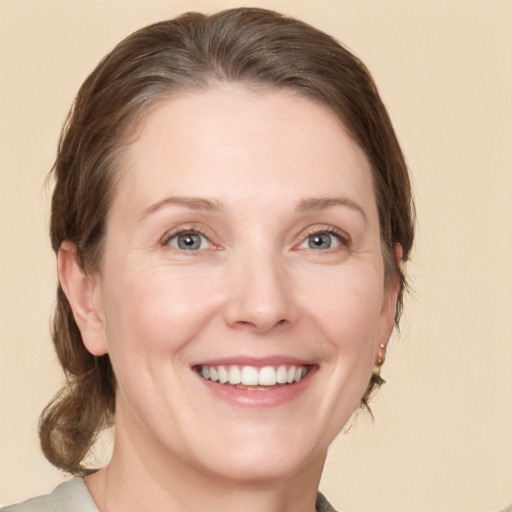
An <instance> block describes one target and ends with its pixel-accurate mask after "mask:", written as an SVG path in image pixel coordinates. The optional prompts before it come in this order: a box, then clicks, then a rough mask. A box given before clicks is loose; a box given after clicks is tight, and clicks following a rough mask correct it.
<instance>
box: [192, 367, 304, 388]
mask: <svg viewBox="0 0 512 512" xmlns="http://www.w3.org/2000/svg"><path fill="white" fill-rule="evenodd" d="M308 371H309V367H308V366H296V365H280V366H263V367H256V366H238V365H223V366H206V365H202V366H198V367H197V372H198V373H199V375H200V376H201V377H203V379H206V380H210V381H212V382H218V383H220V384H229V385H232V386H236V387H238V388H240V389H254V390H261V389H270V388H271V387H274V386H276V385H285V384H295V383H297V382H300V381H301V380H302V379H303V378H304V377H305V376H306V375H307V374H308Z"/></svg>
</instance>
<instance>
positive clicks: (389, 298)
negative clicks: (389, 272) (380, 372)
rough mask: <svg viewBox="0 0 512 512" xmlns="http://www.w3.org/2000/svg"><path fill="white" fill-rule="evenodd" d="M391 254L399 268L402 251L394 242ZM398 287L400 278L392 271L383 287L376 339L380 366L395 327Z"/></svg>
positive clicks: (377, 358)
mask: <svg viewBox="0 0 512 512" xmlns="http://www.w3.org/2000/svg"><path fill="white" fill-rule="evenodd" d="M393 256H394V261H395V265H396V268H401V266H402V256H403V251H402V246H401V245H400V244H395V251H394V255H393ZM399 289H400V278H399V276H398V275H397V273H394V274H393V276H391V279H390V280H389V282H387V283H386V285H385V288H384V301H383V304H382V310H381V331H380V335H379V340H378V342H379V348H378V352H377V356H376V364H377V366H380V365H382V364H383V363H384V359H385V358H386V348H387V345H388V342H389V338H390V337H391V334H392V332H393V328H394V327H395V309H396V300H397V297H398V291H399Z"/></svg>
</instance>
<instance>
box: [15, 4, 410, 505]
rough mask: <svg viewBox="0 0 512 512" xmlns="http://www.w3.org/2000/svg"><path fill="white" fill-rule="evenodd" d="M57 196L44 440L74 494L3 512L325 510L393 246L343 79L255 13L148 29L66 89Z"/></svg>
mask: <svg viewBox="0 0 512 512" xmlns="http://www.w3.org/2000/svg"><path fill="white" fill-rule="evenodd" d="M53 178H54V179H55V190H54V195H53V202H52V220H51V238H52V244H53V247H54V249H55V251H56V253H57V258H58V272H59V281H60V284H59V288H58V304H57V310H56V313H55V320H54V342H55V347H56V350H57V353H58V355H59V358H60V361H61V364H62V366H63V368H64V370H65V372H66V375H67V377H68V383H67V386H66V388H65V389H64V390H62V391H61V393H60V394H59V395H57V397H56V398H55V399H54V400H53V402H52V403H50V405H49V406H48V407H47V408H46V410H45V411H44V412H43V415H42V417H41V425H40V436H41V445H42V448H43V451H44V453H45V455H46V457H47V458H48V460H50V462H52V463H53V464H54V465H55V466H57V467H59V468H61V469H63V470H65V471H67V472H69V473H71V474H74V475H78V476H77V478H74V479H72V480H70V481H69V482H67V483H64V484H62V485H61V486H59V487H58V488H57V489H56V490H55V491H54V492H53V493H52V494H51V495H48V496H45V497H39V498H34V499H32V500H29V501H28V502H25V503H24V504H19V505H14V506H13V507H12V508H10V507H8V508H7V509H6V510H8V511H9V512H12V511H23V510H38V511H39V510H61V509H66V510H71V511H74V510H84V511H86V510H87V511H97V510H99V511H101V512H108V511H110V510H126V511H130V510H138V511H140V510H151V511H154V510H176V511H178V510H179V511H182V510H206V509H208V510H213V511H216V510H219V511H220V510H222V511H230V510H235V509H236V510H240V509H242V510H247V511H250V510H265V511H269V512H271V511H274V510H276V511H277V510H279V511H283V510H290V511H292V510H293V511H295V512H302V511H303V512H312V511H313V510H315V509H316V510H318V511H329V510H333V509H332V508H331V506H330V505H329V504H328V503H327V501H326V500H325V498H323V497H322V496H321V495H319V494H317V490H318V483H319V480H320V476H321V473H322V468H323V464H324V461H325V457H326V454H327V449H328V446H329V444H330V442H331V441H332V440H333V439H334V437H335V436H336V435H337V433H338V432H339V431H340V430H341V428H342V427H343V425H345V424H346V422H347V421H348V420H349V418H350V416H351V415H352V413H353V412H354V410H356V409H357V408H358V407H359V406H360V405H361V404H363V405H367V400H368V398H369V396H370V394H371V392H372V391H373V390H374V388H375V387H376V386H377V385H379V384H380V383H381V378H380V376H379V371H378V369H379V367H380V366H381V365H382V364H383V362H384V359H385V354H386V346H387V343H388V340H389V337H390V335H391V332H392V330H393V327H394V325H395V324H397V323H398V320H399V317H400V312H401V305H402V294H403V291H404V287H405V276H404V274H403V272H402V264H403V262H405V261H407V259H408V256H409V253H410V249H411V245H412V241H413V207H412V198H411V190H410V184H409V178H408V174H407V169H406V166H405V162H404V159H403V156H402V153H401V150H400V147H399V144H398V142H397V140H396V136H395V134H394V132H393V128H392V126H391V123H390V120H389V118H388V115H387V113H386V110H385V108H384V106H383V105H382V102H381V100H380V98H379V96H378V93H377V90H376V88H375V85H374V83H373V81H372V79H371V77H370V75H369V73H368V72H367V70H366V69H365V67H364V66H363V64H362V63H361V62H360V61H359V60H358V59H357V58H355V57H354V56H353V55H352V54H350V53H349V52H348V51H347V50H346V49H344V48H343V47H341V46H340V45H339V44H338V43H336V42H335V41H334V40H333V39H332V38H330V37H329V36H327V35H325V34H323V33H322V32H319V31H318V30H316V29H314V28H312V27H310V26H308V25H306V24H304V23H301V22H299V21H296V20H293V19H289V18H286V17H283V16H281V15H279V14H277V13H274V12H271V11H266V10H261V9H233V10H229V11H224V12H221V13H219V14H216V15H213V16H204V15H201V14H196V13H192V14H186V15H184V16H181V17H179V18H177V19H175V20H171V21H166V22H162V23H158V24H155V25H152V26H150V27H146V28H144V29H142V30H140V31H138V32H136V33H134V34H132V35H131V36H129V37H128V38H127V39H126V40H124V41H123V42H121V43H120V44H119V45H118V46H117V47H116V48H115V49H114V50H113V51H112V52H111V53H110V54H109V55H108V56H107V57H105V59H104V60H103V61H102V62H101V63H100V64H99V65H98V67H97V68H96V70H95V71H94V72H93V73H92V74H91V75H90V76H89V77H88V78H87V80H86V81H85V83H84V84H83V86H82V87H81V89H80V91H79V93H78V96H77V98H76V101H75V104H74V106H73V109H72V111H71V113H70V116H69V118H68V121H67V123H66V126H65V128H64V130H63V135H62V137H61V141H60V145H59V153H58V157H57V160H56V163H55V166H54V169H53ZM114 423H115V441H114V449H113V455H112V459H111V461H110V463H109V464H108V465H107V466H106V467H105V468H102V469H99V470H96V468H90V467H88V465H87V464H86V462H85V459H86V456H87V453H88V452H89V451H90V449H91V447H92V445H93V444H94V441H95V439H96V437H97V435H98V434H99V432H101V430H102V429H104V428H105V427H108V426H110V425H113V424H114Z"/></svg>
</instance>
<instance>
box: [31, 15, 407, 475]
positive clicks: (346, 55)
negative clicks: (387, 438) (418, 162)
mask: <svg viewBox="0 0 512 512" xmlns="http://www.w3.org/2000/svg"><path fill="white" fill-rule="evenodd" d="M223 82H224V83H225V82H230V83H242V84H246V85H248V86H250V87H258V86H263V87H275V88H289V89H292V90H294V91H296V92H298V93H299V94H303V95H304V96H307V97H309V98H313V99H315V100H317V101H319V102H321V103H322V104H324V105H327V106H328V107H329V108H331V109H332V110H333V111H334V112H335V113H336V114H337V115H338V116H339V118H340V119H341V121H342V122H343V124H344V126H345V127H346V129H347V130H348V131H349V133H350V134H351V136H352V137H353V138H354V140H355V141H356V142H357V143H358V144H359V145H360V146H361V148H362V149H363V150H364V152H365V153H366V155H367V157H368V159H369V161H370V163H371V167H372V172H373V182H374V188H375V195H376V201H377V206H378V211H379V220H380V229H381V239H382V247H383V256H384V262H385V268H386V277H387V278H389V277H390V276H393V275H397V276H398V277H399V279H400V290H399V296H398V301H397V308H396V316H395V323H396V324H397V325H398V320H399V318H400V313H401V310H402V295H403V291H404V288H405V286H406V280H405V276H404V274H403V272H402V270H401V268H400V266H399V265H398V264H397V263H396V262H395V260H394V257H393V254H394V252H393V251H394V247H395V244H401V246H402V249H403V261H407V259H408V256H409V253H410V250H411V246H412V242H413V237H414V219H413V217H414V215H413V203H412V197H411V187H410V183H409V176H408V173H407V168H406V164H405V161H404V157H403V155H402V151H401V149H400V146H399V144H398V141H397V138H396V136H395V133H394V131H393V127H392V125H391V122H390V119H389V117H388V114H387V112H386V109H385V107H384V105H383V104H382V101H381V99H380V97H379V95H378V92H377V89H376V87H375V84H374V82H373V80H372V78H371V76H370V74H369V72H368V71H367V69H366V68H365V66H364V65H363V64H362V63H361V61H360V60H359V59H357V58H356V57H355V56H354V55H352V54H351V53H350V52H349V51H348V50H347V49H346V48H344V47H343V46H341V45H340V44H339V43H338V42H336V41H335V40H334V39H333V38H331V37H330V36H328V35H326V34H324V33H323V32H321V31H319V30H317V29H315V28H313V27H311V26H309V25H307V24H305V23H302V22H300V21H297V20H295V19H292V18H288V17H285V16H283V15H280V14H278V13H275V12H272V11H268V10H264V9H255V8H240V9H231V10H227V11H223V12H220V13H218V14H215V15H212V16H206V15H203V14H199V13H188V14H184V15H182V16H180V17H178V18H176V19H173V20H169V21H163V22H160V23H156V24H154V25H150V26H148V27H146V28H143V29H141V30H139V31H137V32H135V33H133V34H132V35H130V36H129V37H127V38H126V39H125V40H123V41H122V42H121V43H120V44H119V45H118V46H117V47H116V48H115V49H114V50H113V51H112V52H111V53H110V54H109V55H107V56H106V57H105V58H104V59H103V60H102V61H101V62H100V64H99V65H98V66H97V68H96V69H95V70H94V71H93V72H92V74H91V75H90V76H89V77H88V78H87V79H86V80H85V82H84V84H83V85H82V87H81V88H80V90H79V92H78V95H77V97H76V99H75V102H74V104H73V107H72V109H71V111H70V113H69V115H68V118H67V120H66V123H65V126H64V128H63V131H62V135H61V138H60V141H59V148H58V155H57V159H56V162H55V164H54V167H53V169H52V172H51V173H50V177H53V179H54V180H55V189H54V193H53V200H52V213H51V226H50V230H51V240H52V245H53V249H54V250H55V251H56V252H57V251H58V250H59V248H60V246H61V244H62V242H63V241H64V240H70V241H72V242H74V243H75V244H76V246H77V248H78V257H79V262H80V264H81V266H82V268H83V270H84V272H86V273H87V272H94V271H95V270H97V269H98V268H99V264H100V261H101V254H102V242H103V240H104V237H105V222H106V218H107V214H108V211H109V206H110V204H111V201H112V197H113V194H114V192H115V185H116V173H117V172H118V170H119V166H118V165H116V164H117V162H118V157H119V155H121V154H122V151H123V146H124V145H125V144H126V143H127V142H128V137H129V135H130V134H131V130H133V128H134V127H135V126H137V125H138V124H139V122H140V120H141V118H142V116H144V115H147V113H148V112H149V111H150V110H151V109H153V108H155V106H157V105H158V104H159V103H160V102H161V101H163V100H164V99H167V98H169V96H170V95H172V94H176V93H178V92H180V91H184V90H191V89H196V90H201V89H205V88H207V87H211V86H212V85H215V84H216V83H217V84H218V83H223ZM53 341H54V344H55V348H56V351H57V354H58V357H59V360H60V362H61V364H62V367H63V368H64V371H65V374H66V377H67V383H66V386H65V387H64V389H63V390H61V392H60V393H59V394H58V395H57V396H56V397H55V398H54V399H53V400H52V402H51V403H50V404H49V405H48V406H47V407H46V408H45V410H44V411H43V413H42V415H41V421H40V438H41V446H42V449H43V452H44V454H45V455H46V457H47V458H48V460H49V461H50V462H51V463H52V464H54V465H55V466H57V467H59V468H61V469H64V470H65V471H68V472H70V473H75V474H83V473H87V472H88V469H87V468H86V467H84V465H83V460H84V458H85V456H86V455H87V453H88V451H89V449H90V448H91V446H92V445H93V444H94V441H95V439H96V436H97V435H98V433H99V432H100V431H101V430H102V429H103V428H104V427H106V426H108V425H110V424H112V423H113V422H114V409H115V377H114V373H113V370H112V366H111V364H110V359H109V357H108V355H104V356H100V357H97V356H93V355H92V354H90V353H89V352H88V351H87V350H86V349H85V347H84V345H83V343H82V338H81V335H80V331H79V329H78V327H77V325H76V323H75V320H74V318H73V313H72V311H71V307H70V305H69V303H68V301H67V299H66V296H65V295H64V293H63V291H62V288H61V287H60V285H59V287H58V291H57V306H56V311H55V316H54V322H53ZM380 382H381V380H380V377H379V376H378V375H374V376H373V377H372V380H371V382H370V383H369V386H368V390H367V392H366V394H365V396H364V397H363V403H366V401H367V399H368V397H369V395H370V393H371V391H372V389H373V388H374V387H375V385H378V384H379V383H380Z"/></svg>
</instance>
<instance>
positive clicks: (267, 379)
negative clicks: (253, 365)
mask: <svg viewBox="0 0 512 512" xmlns="http://www.w3.org/2000/svg"><path fill="white" fill-rule="evenodd" d="M258 384H259V385H260V386H275V384H276V371H275V370H274V368H272V366H264V367H263V368H262V369H261V370H260V378H259V381H258Z"/></svg>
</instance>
